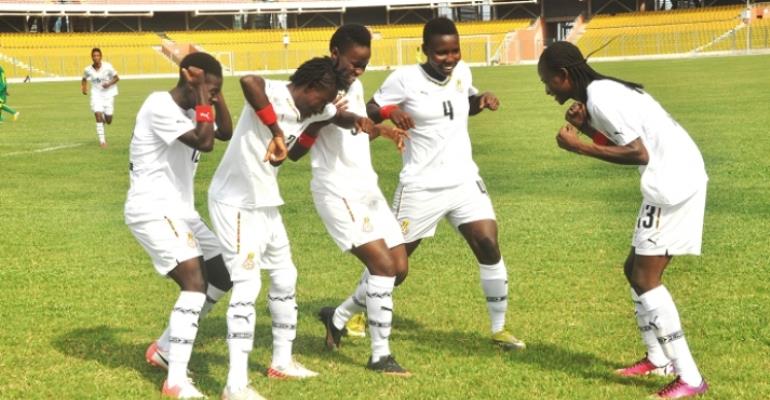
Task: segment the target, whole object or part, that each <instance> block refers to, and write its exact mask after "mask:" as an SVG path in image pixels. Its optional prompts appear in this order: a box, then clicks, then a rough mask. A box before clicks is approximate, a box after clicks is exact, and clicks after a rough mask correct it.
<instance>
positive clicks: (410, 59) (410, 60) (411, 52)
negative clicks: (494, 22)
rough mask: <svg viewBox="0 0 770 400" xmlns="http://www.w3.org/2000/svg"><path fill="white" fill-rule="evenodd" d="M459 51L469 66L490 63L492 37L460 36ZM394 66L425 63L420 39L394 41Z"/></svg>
mask: <svg viewBox="0 0 770 400" xmlns="http://www.w3.org/2000/svg"><path fill="white" fill-rule="evenodd" d="M501 37H502V35H501ZM460 51H461V52H462V56H463V61H465V62H466V63H468V64H471V65H490V64H491V63H492V55H493V53H492V51H493V50H492V35H460ZM395 61H396V65H408V64H416V63H419V62H424V61H425V55H424V54H423V53H422V38H402V39H397V40H396V60H395Z"/></svg>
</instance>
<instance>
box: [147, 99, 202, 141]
mask: <svg viewBox="0 0 770 400" xmlns="http://www.w3.org/2000/svg"><path fill="white" fill-rule="evenodd" d="M151 118H152V120H151V121H150V128H151V129H152V132H153V133H155V134H156V135H158V137H160V138H161V139H162V140H163V141H164V142H166V144H171V143H172V142H173V141H174V140H176V139H177V138H179V137H180V136H182V135H183V134H185V133H187V132H189V131H191V130H193V129H195V123H193V122H192V120H190V119H189V118H188V117H187V116H186V115H184V114H182V113H180V112H178V111H177V110H169V108H168V107H155V108H154V109H153V112H152V117H151Z"/></svg>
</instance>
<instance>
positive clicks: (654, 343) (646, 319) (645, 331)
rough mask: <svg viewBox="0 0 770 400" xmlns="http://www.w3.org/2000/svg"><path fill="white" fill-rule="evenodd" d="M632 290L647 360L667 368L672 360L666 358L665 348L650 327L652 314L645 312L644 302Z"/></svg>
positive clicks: (632, 289) (637, 321) (632, 298)
mask: <svg viewBox="0 0 770 400" xmlns="http://www.w3.org/2000/svg"><path fill="white" fill-rule="evenodd" d="M630 289H631V300H633V302H634V308H635V309H636V323H637V326H639V334H640V335H641V336H642V342H644V345H645V346H647V359H648V360H650V362H651V363H653V364H654V365H655V366H656V367H663V366H666V365H668V363H670V362H671V360H669V359H668V357H666V353H664V352H663V347H660V343H658V336H657V335H656V334H655V330H654V328H653V327H652V326H651V325H650V314H649V313H648V312H647V310H645V308H644V306H643V305H642V301H641V300H639V295H637V294H636V290H634V288H630Z"/></svg>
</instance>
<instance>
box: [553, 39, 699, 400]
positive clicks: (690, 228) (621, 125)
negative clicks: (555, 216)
mask: <svg viewBox="0 0 770 400" xmlns="http://www.w3.org/2000/svg"><path fill="white" fill-rule="evenodd" d="M538 73H539V75H540V79H541V81H542V82H543V84H544V85H545V87H546V93H547V94H548V95H551V96H553V97H554V98H555V100H556V101H557V102H558V103H559V104H564V103H565V102H566V101H567V100H569V99H573V100H576V102H575V103H573V104H572V105H571V106H570V108H569V110H567V114H566V117H565V118H566V120H567V121H568V122H569V124H568V125H566V126H564V127H563V128H561V130H560V131H559V133H558V135H557V137H556V141H557V143H558V145H559V147H561V148H563V149H565V150H568V151H572V152H575V153H577V154H582V155H586V156H589V157H594V158H597V159H600V160H603V161H607V162H610V163H614V164H623V165H638V166H639V172H640V174H641V191H642V197H643V200H642V205H641V207H640V208H639V215H638V217H637V220H636V229H635V231H634V235H633V239H632V242H631V251H630V253H629V255H628V257H627V258H626V261H625V265H624V270H625V274H626V278H627V279H628V282H629V283H630V285H631V298H632V299H633V302H634V304H635V308H636V319H637V323H638V326H639V330H640V331H641V336H642V341H643V342H644V343H645V345H646V347H647V355H646V356H645V357H644V358H643V359H641V360H640V361H638V362H637V363H635V364H632V365H631V366H629V367H627V368H623V369H619V370H617V371H616V372H617V373H618V374H619V375H622V376H639V375H648V374H660V375H667V374H668V373H670V372H675V373H676V374H677V375H678V376H677V378H676V379H675V380H674V381H673V382H671V383H670V384H669V385H667V386H666V387H664V388H663V389H662V390H660V391H659V392H657V394H656V397H658V398H680V397H690V396H697V395H699V394H702V393H705V392H706V391H707V390H708V384H707V383H706V381H705V380H704V379H703V377H702V376H701V374H700V372H699V371H698V367H697V366H696V365H695V361H694V360H693V357H692V354H690V349H689V347H688V346H687V341H686V340H685V338H684V333H683V331H682V324H681V322H680V320H679V313H678V312H677V309H676V305H675V304H674V300H673V299H672V298H671V294H670V293H669V292H668V290H667V289H666V287H665V286H663V283H662V282H661V278H662V276H663V272H664V271H665V269H666V266H668V264H669V262H670V261H671V258H672V257H673V256H675V255H684V254H692V255H700V252H701V237H702V233H703V214H704V211H705V206H706V185H707V182H708V176H707V175H706V169H705V167H704V164H703V158H702V157H701V154H700V151H699V150H698V146H697V145H696V144H695V143H694V142H693V140H692V139H691V138H690V136H689V135H688V134H687V132H686V131H685V130H684V128H682V127H681V126H680V125H679V124H678V123H677V122H676V121H675V120H674V119H673V118H671V116H670V115H669V114H668V113H667V112H666V111H665V110H664V109H663V107H661V105H660V104H659V103H658V102H657V101H655V99H653V98H652V97H651V96H650V95H649V94H647V93H646V92H645V91H644V90H642V86H641V85H639V84H636V83H632V82H627V81H623V80H620V79H616V78H612V77H607V76H604V75H602V74H600V73H598V72H596V71H595V70H594V69H593V68H591V67H590V66H589V65H588V64H587V63H586V59H585V58H584V57H583V55H582V54H581V53H580V50H579V49H578V48H577V47H576V46H575V45H573V44H571V43H568V42H556V43H554V44H552V45H550V46H548V48H547V49H546V50H545V52H544V53H543V54H542V55H541V56H540V61H539V63H538ZM578 130H580V131H582V132H583V133H585V134H586V135H588V136H590V137H591V138H592V139H593V143H584V142H582V141H581V140H580V139H579V138H578V136H577V134H578Z"/></svg>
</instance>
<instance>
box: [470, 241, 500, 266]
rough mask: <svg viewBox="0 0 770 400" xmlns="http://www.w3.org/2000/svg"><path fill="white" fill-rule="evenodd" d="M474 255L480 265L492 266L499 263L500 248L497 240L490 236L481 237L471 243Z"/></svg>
mask: <svg viewBox="0 0 770 400" xmlns="http://www.w3.org/2000/svg"><path fill="white" fill-rule="evenodd" d="M473 244H474V253H476V256H477V257H478V261H479V262H480V263H481V264H486V265H492V264H497V263H498V262H500V247H499V245H498V244H497V239H495V238H494V237H492V236H482V237H479V238H475V239H474V241H473Z"/></svg>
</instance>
